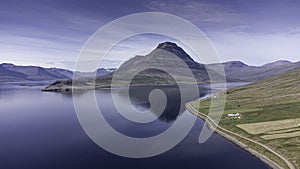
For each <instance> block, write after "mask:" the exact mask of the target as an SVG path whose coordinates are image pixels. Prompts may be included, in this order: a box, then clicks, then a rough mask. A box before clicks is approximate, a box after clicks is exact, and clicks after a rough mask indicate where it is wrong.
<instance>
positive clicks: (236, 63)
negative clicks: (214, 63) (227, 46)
mask: <svg viewBox="0 0 300 169" xmlns="http://www.w3.org/2000/svg"><path fill="white" fill-rule="evenodd" d="M223 64H224V65H225V66H226V67H235V68H236V67H247V66H248V65H246V64H245V63H243V62H241V61H230V62H225V63H223Z"/></svg>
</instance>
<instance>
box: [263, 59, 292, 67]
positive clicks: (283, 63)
mask: <svg viewBox="0 0 300 169" xmlns="http://www.w3.org/2000/svg"><path fill="white" fill-rule="evenodd" d="M290 64H293V62H290V61H287V60H278V61H275V62H271V63H267V64H265V65H263V66H264V67H278V66H287V65H290Z"/></svg>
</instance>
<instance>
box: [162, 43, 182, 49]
mask: <svg viewBox="0 0 300 169" xmlns="http://www.w3.org/2000/svg"><path fill="white" fill-rule="evenodd" d="M170 48H178V46H177V44H176V43H173V42H163V43H160V44H158V46H157V49H170Z"/></svg>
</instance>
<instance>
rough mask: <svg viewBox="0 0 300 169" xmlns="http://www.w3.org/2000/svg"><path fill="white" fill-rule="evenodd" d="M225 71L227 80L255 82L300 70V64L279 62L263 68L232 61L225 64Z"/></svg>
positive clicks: (208, 66) (214, 65)
mask: <svg viewBox="0 0 300 169" xmlns="http://www.w3.org/2000/svg"><path fill="white" fill-rule="evenodd" d="M223 65H224V70H225V73H226V76H227V78H234V79H238V80H239V81H247V82H253V81H258V80H262V79H266V78H269V77H273V76H275V75H279V74H282V73H285V72H287V71H290V70H293V69H297V68H300V62H295V63H293V62H289V61H285V60H279V61H276V62H272V63H268V64H265V65H263V66H248V65H246V64H244V63H243V62H240V61H232V62H226V63H223ZM216 66H218V65H216V64H210V65H206V67H207V68H208V69H213V68H214V67H216Z"/></svg>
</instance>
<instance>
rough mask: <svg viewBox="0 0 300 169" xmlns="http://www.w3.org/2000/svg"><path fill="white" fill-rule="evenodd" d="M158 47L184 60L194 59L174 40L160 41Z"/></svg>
mask: <svg viewBox="0 0 300 169" xmlns="http://www.w3.org/2000/svg"><path fill="white" fill-rule="evenodd" d="M156 49H161V50H165V51H168V52H171V53H173V54H174V55H176V56H178V57H179V58H181V59H183V60H190V61H193V59H192V58H191V57H190V56H189V55H188V54H187V53H186V52H185V51H184V50H183V49H182V48H181V47H179V46H178V45H177V44H176V43H173V42H163V43H160V44H158V46H157V47H156Z"/></svg>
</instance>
